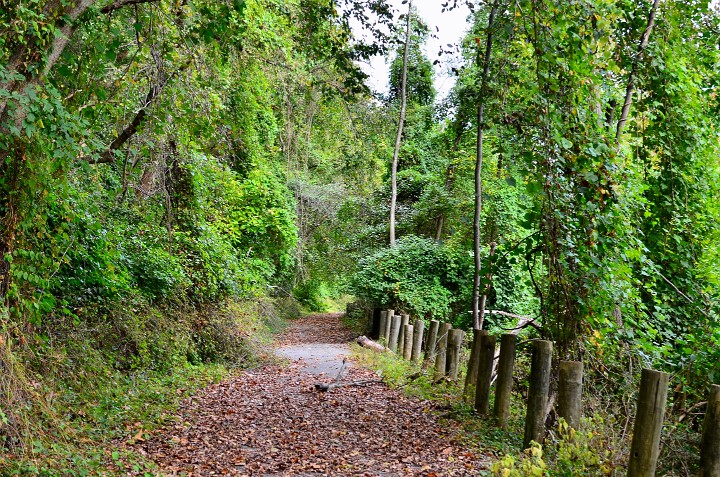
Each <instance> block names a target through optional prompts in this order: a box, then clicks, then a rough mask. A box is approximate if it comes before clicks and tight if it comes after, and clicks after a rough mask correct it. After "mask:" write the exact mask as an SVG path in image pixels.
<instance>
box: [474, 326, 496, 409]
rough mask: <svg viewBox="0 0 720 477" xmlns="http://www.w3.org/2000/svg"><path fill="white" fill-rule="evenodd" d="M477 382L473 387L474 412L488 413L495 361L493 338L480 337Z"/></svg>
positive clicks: (486, 335) (485, 335)
mask: <svg viewBox="0 0 720 477" xmlns="http://www.w3.org/2000/svg"><path fill="white" fill-rule="evenodd" d="M478 358H479V359H478V365H477V381H476V385H475V389H476V391H475V410H476V411H477V412H479V413H480V414H489V413H490V383H491V381H492V371H493V362H494V361H495V337H494V336H490V335H488V334H484V335H481V336H480V348H479V349H478Z"/></svg>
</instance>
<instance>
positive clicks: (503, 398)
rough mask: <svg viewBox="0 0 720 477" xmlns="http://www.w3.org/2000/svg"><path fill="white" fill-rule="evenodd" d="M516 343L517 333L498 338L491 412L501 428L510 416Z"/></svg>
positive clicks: (505, 425) (504, 426) (505, 424)
mask: <svg viewBox="0 0 720 477" xmlns="http://www.w3.org/2000/svg"><path fill="white" fill-rule="evenodd" d="M516 343H517V335H515V334H504V335H502V338H500V359H499V361H498V368H497V369H498V372H497V373H498V374H497V384H496V386H495V405H494V407H493V413H494V414H495V418H496V419H497V420H498V425H499V426H500V427H501V428H503V429H505V428H506V427H507V421H508V417H510V397H511V394H512V385H513V369H514V367H515V345H516Z"/></svg>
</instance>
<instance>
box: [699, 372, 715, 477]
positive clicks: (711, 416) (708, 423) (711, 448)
mask: <svg viewBox="0 0 720 477" xmlns="http://www.w3.org/2000/svg"><path fill="white" fill-rule="evenodd" d="M700 477H720V386H718V385H717V384H715V385H713V386H712V389H711V390H710V397H708V403H707V410H706V411H705V422H704V424H703V434H702V445H701V447H700Z"/></svg>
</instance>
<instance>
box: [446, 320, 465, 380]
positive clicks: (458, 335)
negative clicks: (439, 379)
mask: <svg viewBox="0 0 720 477" xmlns="http://www.w3.org/2000/svg"><path fill="white" fill-rule="evenodd" d="M464 336H465V332H464V331H463V330H457V329H453V330H450V334H449V335H448V342H447V359H448V376H449V377H450V379H451V380H453V381H455V380H456V379H457V377H458V369H459V365H460V350H461V349H462V342H463V337H464Z"/></svg>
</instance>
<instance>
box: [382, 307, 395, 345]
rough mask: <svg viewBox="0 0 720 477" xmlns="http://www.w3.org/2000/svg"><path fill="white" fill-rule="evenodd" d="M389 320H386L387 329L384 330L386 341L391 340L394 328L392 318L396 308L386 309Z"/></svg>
mask: <svg viewBox="0 0 720 477" xmlns="http://www.w3.org/2000/svg"><path fill="white" fill-rule="evenodd" d="M386 311H387V320H386V321H385V329H384V330H383V336H384V337H385V343H389V342H390V330H391V328H392V319H393V316H395V310H386Z"/></svg>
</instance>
